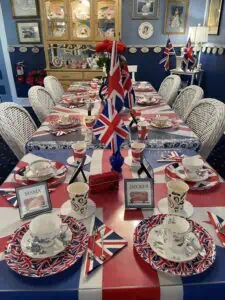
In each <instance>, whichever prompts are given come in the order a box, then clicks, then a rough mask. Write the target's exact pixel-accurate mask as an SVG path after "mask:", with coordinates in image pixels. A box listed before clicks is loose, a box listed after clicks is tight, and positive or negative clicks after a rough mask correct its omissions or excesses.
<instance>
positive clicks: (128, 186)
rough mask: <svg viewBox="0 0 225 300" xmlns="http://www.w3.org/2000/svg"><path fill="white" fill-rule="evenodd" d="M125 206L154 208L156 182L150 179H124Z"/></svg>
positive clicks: (129, 207)
mask: <svg viewBox="0 0 225 300" xmlns="http://www.w3.org/2000/svg"><path fill="white" fill-rule="evenodd" d="M124 193H125V207H126V208H128V209H131V208H134V209H137V208H147V209H153V208H154V182H153V181H152V180H149V179H144V178H135V179H124Z"/></svg>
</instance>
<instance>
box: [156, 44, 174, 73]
mask: <svg viewBox="0 0 225 300" xmlns="http://www.w3.org/2000/svg"><path fill="white" fill-rule="evenodd" d="M163 55H164V57H163V58H162V59H161V60H160V62H159V64H162V63H164V69H165V71H168V70H170V69H175V68H176V52H175V50H174V48H173V45H172V43H171V41H170V39H168V40H167V43H166V48H165V50H164V53H163ZM171 56H172V57H173V59H171Z"/></svg>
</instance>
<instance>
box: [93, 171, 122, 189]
mask: <svg viewBox="0 0 225 300" xmlns="http://www.w3.org/2000/svg"><path fill="white" fill-rule="evenodd" d="M119 180H120V176H119V174H118V173H116V172H107V173H102V174H96V175H91V176H89V187H90V191H91V192H92V193H101V192H104V191H107V190H112V189H118V188H119Z"/></svg>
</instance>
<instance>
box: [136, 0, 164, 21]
mask: <svg viewBox="0 0 225 300" xmlns="http://www.w3.org/2000/svg"><path fill="white" fill-rule="evenodd" d="M159 2H160V1H159V0H133V19H139V20H152V19H159Z"/></svg>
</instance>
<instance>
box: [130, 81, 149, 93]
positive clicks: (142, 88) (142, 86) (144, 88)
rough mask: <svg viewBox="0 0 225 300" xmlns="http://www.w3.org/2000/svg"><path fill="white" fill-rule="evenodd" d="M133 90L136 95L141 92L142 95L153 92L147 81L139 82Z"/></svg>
mask: <svg viewBox="0 0 225 300" xmlns="http://www.w3.org/2000/svg"><path fill="white" fill-rule="evenodd" d="M134 90H135V92H137V93H138V92H142V93H146V92H154V88H153V87H152V86H151V85H150V84H149V82H147V81H141V82H139V83H138V85H135V86H134Z"/></svg>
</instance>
